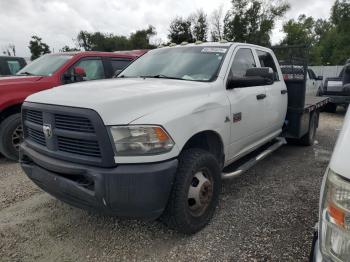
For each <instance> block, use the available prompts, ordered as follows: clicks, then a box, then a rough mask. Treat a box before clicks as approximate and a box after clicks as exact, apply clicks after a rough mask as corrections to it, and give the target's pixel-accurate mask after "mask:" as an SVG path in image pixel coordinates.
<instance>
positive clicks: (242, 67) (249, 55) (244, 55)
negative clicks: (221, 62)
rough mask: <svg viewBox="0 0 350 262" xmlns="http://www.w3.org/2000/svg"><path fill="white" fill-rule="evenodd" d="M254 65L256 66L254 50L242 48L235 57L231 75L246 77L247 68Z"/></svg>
mask: <svg viewBox="0 0 350 262" xmlns="http://www.w3.org/2000/svg"><path fill="white" fill-rule="evenodd" d="M252 67H256V63H255V59H254V56H253V52H252V50H251V49H249V48H241V49H239V50H238V51H237V53H236V55H235V58H234V59H233V62H232V67H231V72H230V75H231V77H244V76H245V74H246V72H247V69H249V68H252Z"/></svg>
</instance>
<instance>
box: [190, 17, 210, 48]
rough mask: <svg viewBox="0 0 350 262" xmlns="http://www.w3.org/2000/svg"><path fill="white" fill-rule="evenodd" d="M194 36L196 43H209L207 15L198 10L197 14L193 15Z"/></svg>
mask: <svg viewBox="0 0 350 262" xmlns="http://www.w3.org/2000/svg"><path fill="white" fill-rule="evenodd" d="M192 24H193V25H192V26H193V29H192V34H193V38H194V39H193V40H194V41H203V42H205V41H207V38H208V27H209V26H208V21H207V15H206V14H205V13H204V11H203V10H198V11H197V13H195V14H193V15H192Z"/></svg>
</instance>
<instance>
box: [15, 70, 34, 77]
mask: <svg viewBox="0 0 350 262" xmlns="http://www.w3.org/2000/svg"><path fill="white" fill-rule="evenodd" d="M18 75H27V76H33V75H34V74H32V73H29V72H27V71H25V72H21V73H18Z"/></svg>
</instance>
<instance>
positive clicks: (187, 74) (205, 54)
mask: <svg viewBox="0 0 350 262" xmlns="http://www.w3.org/2000/svg"><path fill="white" fill-rule="evenodd" d="M226 52H227V48H226V47H203V46H191V47H190V46H188V47H170V48H161V49H157V50H153V51H151V52H149V53H147V54H145V55H144V56H141V57H140V58H139V59H137V60H136V61H135V62H133V63H132V64H131V65H130V66H129V67H127V68H126V69H125V70H124V71H123V72H122V73H121V74H120V75H119V77H156V78H172V79H180V80H192V81H213V80H214V79H215V78H216V77H217V74H218V71H219V69H220V66H221V63H222V61H223V60H224V56H225V54H226Z"/></svg>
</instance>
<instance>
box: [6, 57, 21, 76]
mask: <svg viewBox="0 0 350 262" xmlns="http://www.w3.org/2000/svg"><path fill="white" fill-rule="evenodd" d="M26 65H27V62H26V60H25V59H24V58H23V57H15V56H0V76H11V75H15V74H16V73H17V72H18V71H19V70H21V69H22V68H23V67H25V66H26Z"/></svg>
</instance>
